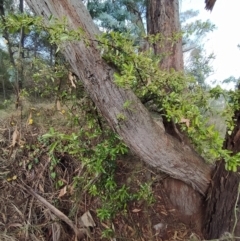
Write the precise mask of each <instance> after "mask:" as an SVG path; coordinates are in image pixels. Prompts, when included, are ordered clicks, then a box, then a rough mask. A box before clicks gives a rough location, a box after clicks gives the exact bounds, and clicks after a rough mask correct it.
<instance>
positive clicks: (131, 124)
mask: <svg viewBox="0 0 240 241" xmlns="http://www.w3.org/2000/svg"><path fill="white" fill-rule="evenodd" d="M27 3H28V4H29V6H30V7H32V8H33V10H34V11H35V12H36V13H37V14H38V15H42V16H43V17H44V19H45V20H46V24H47V23H48V19H49V17H50V16H51V15H53V16H54V17H56V18H59V19H61V18H63V16H64V17H67V19H68V22H69V26H70V27H71V28H73V29H76V28H78V27H81V28H82V29H83V30H84V31H85V34H86V36H87V37H88V38H89V39H90V40H91V44H90V46H89V47H87V46H85V44H84V43H83V42H71V43H67V44H65V45H64V48H62V50H63V53H64V55H65V57H66V58H67V60H68V61H69V63H70V64H71V66H72V68H73V70H74V71H75V73H76V74H77V75H78V76H79V78H80V79H81V80H82V81H83V83H84V86H85V88H86V90H87V91H88V93H89V94H90V96H91V98H92V99H93V101H94V102H95V104H96V106H97V107H98V108H99V110H100V111H101V113H102V115H103V116H104V117H105V118H106V120H107V121H108V123H109V124H110V126H111V127H112V128H113V129H114V130H115V131H116V132H117V133H118V134H119V135H120V136H121V137H122V138H123V140H124V142H125V143H126V144H127V145H128V146H129V147H130V149H131V150H133V151H134V152H135V153H136V154H137V155H138V156H139V157H141V158H142V159H143V160H144V161H145V162H146V163H148V164H149V165H151V166H153V167H155V168H158V169H160V170H162V171H163V172H165V173H167V174H169V175H170V176H172V177H174V178H176V179H179V180H182V181H183V182H185V183H188V184H189V185H191V186H192V187H193V188H194V189H195V190H197V191H198V192H200V193H202V194H204V193H205V191H206V189H207V187H208V184H209V180H210V172H211V168H210V167H209V166H208V165H206V164H205V163H204V162H203V160H202V158H201V157H200V156H199V155H198V154H197V153H195V152H194V151H193V150H192V149H191V148H190V147H188V146H186V145H182V144H180V143H178V142H176V141H175V139H174V138H172V137H171V136H169V135H167V134H166V133H165V131H164V130H163V129H161V128H160V127H159V126H158V125H157V124H156V123H155V122H154V121H153V119H152V118H151V116H150V114H149V113H148V111H147V110H146V109H145V107H144V106H143V105H142V104H141V103H140V101H139V100H138V98H137V97H136V96H135V95H134V94H133V93H132V91H131V90H125V89H122V88H119V87H117V86H116V85H115V84H114V81H113V72H114V69H112V68H111V67H109V66H108V65H107V64H106V63H105V62H104V61H103V60H102V58H101V56H100V53H99V50H98V49H97V46H96V42H95V41H94V40H95V35H97V34H99V32H98V30H97V28H96V26H95V25H94V23H93V21H92V19H91V17H90V15H89V13H88V11H87V10H86V8H85V6H84V5H83V3H82V2H81V1H79V0H71V1H68V0H58V1H56V0H41V1H35V0H27ZM127 100H128V101H131V103H132V106H131V107H132V108H131V109H133V110H135V111H130V110H126V109H124V108H123V105H124V103H125V102H126V101H127ZM119 114H123V115H124V116H125V117H126V118H125V120H124V121H119V120H118V118H117V117H118V115H119Z"/></svg>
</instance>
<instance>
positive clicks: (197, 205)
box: [147, 0, 204, 230]
mask: <svg viewBox="0 0 240 241" xmlns="http://www.w3.org/2000/svg"><path fill="white" fill-rule="evenodd" d="M147 30H148V34H151V35H152V34H153V35H156V34H161V36H162V37H163V40H162V39H161V40H160V42H157V43H155V44H153V46H152V47H153V49H154V53H155V54H156V55H160V56H161V57H162V60H161V62H160V66H159V67H160V68H161V69H165V70H166V71H168V70H170V69H175V70H177V71H183V52H182V39H181V34H180V32H181V28H180V21H179V1H178V0H148V1H147ZM177 34H179V38H178V40H177V41H176V43H174V44H173V40H172V39H173V37H174V35H175V36H176V35H177ZM169 91H171V90H169ZM163 121H164V126H165V129H166V132H167V133H169V134H172V135H173V136H175V137H178V139H179V137H180V139H182V137H183V136H182V134H181V133H180V131H178V130H177V127H176V126H175V124H174V123H173V122H169V121H167V120H165V119H164V120H163ZM174 130H175V131H174ZM184 139H186V138H184ZM163 183H164V187H165V189H166V191H167V192H166V193H167V195H168V198H169V199H170V201H171V203H172V204H173V205H174V207H175V209H176V210H178V211H179V212H180V220H181V221H182V222H185V223H187V224H191V225H192V224H193V223H194V226H195V227H196V228H197V229H198V230H201V228H202V216H203V211H204V210H203V207H202V206H203V205H202V204H203V202H202V196H201V195H200V194H198V193H196V192H195V191H194V190H193V189H191V188H190V187H189V186H187V184H185V183H183V182H181V181H179V180H176V179H171V178H168V179H165V180H164V181H163ZM176 197H177V198H176Z"/></svg>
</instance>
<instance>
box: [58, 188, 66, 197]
mask: <svg viewBox="0 0 240 241" xmlns="http://www.w3.org/2000/svg"><path fill="white" fill-rule="evenodd" d="M66 193H67V186H65V187H63V188H62V189H61V190H60V193H59V195H58V197H62V196H64V195H65V194H66Z"/></svg>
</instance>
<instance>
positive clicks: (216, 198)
mask: <svg viewBox="0 0 240 241" xmlns="http://www.w3.org/2000/svg"><path fill="white" fill-rule="evenodd" d="M238 89H239V90H240V85H239V86H238ZM239 104H240V101H239ZM233 120H235V128H234V130H233V132H232V134H231V135H227V136H226V140H225V143H224V146H223V148H225V149H227V150H230V151H233V154H236V153H238V152H240V110H237V111H236V112H235V115H234V117H233ZM239 185H240V175H239V169H238V172H235V173H234V172H228V171H226V169H225V162H224V160H221V161H219V162H218V163H217V165H216V168H215V171H214V174H213V177H212V181H211V184H210V185H209V189H208V194H207V202H206V206H207V207H206V215H205V222H204V223H205V228H204V232H205V236H206V238H208V239H215V238H219V237H220V236H222V235H224V233H225V234H226V232H227V233H230V234H231V235H233V236H237V237H239V236H240V222H239V220H240V213H239V205H240V201H239V199H240V198H239V195H240V186H239ZM229 240H230V239H229ZM233 240H234V238H233Z"/></svg>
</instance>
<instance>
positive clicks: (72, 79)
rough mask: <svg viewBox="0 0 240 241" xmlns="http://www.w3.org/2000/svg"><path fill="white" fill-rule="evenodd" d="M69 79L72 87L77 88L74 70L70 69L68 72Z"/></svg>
mask: <svg viewBox="0 0 240 241" xmlns="http://www.w3.org/2000/svg"><path fill="white" fill-rule="evenodd" d="M68 79H69V80H70V82H71V85H72V87H73V88H75V89H76V85H75V83H74V76H73V74H72V72H70V71H69V73H68Z"/></svg>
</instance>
